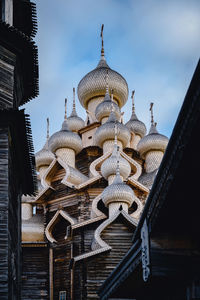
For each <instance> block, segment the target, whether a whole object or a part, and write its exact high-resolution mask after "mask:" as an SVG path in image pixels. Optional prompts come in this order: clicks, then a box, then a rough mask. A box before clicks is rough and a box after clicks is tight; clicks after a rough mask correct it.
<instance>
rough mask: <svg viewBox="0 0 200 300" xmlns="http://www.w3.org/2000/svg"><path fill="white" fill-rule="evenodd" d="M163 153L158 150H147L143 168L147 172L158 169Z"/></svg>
mask: <svg viewBox="0 0 200 300" xmlns="http://www.w3.org/2000/svg"><path fill="white" fill-rule="evenodd" d="M163 155H164V153H163V152H162V151H159V150H154V151H149V152H147V153H146V158H145V170H146V172H147V173H150V172H153V171H154V170H156V169H158V168H159V166H160V163H161V161H162V158H163Z"/></svg>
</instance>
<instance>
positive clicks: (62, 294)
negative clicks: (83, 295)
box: [59, 291, 66, 300]
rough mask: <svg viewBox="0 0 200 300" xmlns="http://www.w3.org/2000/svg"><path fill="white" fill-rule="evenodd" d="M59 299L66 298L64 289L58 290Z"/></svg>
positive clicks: (64, 299) (63, 299)
mask: <svg viewBox="0 0 200 300" xmlns="http://www.w3.org/2000/svg"><path fill="white" fill-rule="evenodd" d="M59 300H66V291H60V292H59Z"/></svg>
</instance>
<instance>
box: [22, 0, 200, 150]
mask: <svg viewBox="0 0 200 300" xmlns="http://www.w3.org/2000/svg"><path fill="white" fill-rule="evenodd" d="M199 8H200V2H199V1H198V0H190V1H186V0H174V1H172V0H168V1H159V0H142V1H138V0H135V1H132V0H124V1H120V0H102V1H97V0H84V1H82V0H68V1H66V0H59V4H58V2H57V1H53V0H48V1H47V0H43V1H38V2H37V11H38V22H39V24H38V25H39V26H38V27H39V28H38V34H37V36H36V42H37V44H38V47H39V66H40V95H39V97H38V99H35V100H33V101H31V102H30V103H29V104H27V105H26V109H27V112H28V113H30V115H31V121H32V129H33V137H34V144H35V149H36V151H38V150H39V149H40V148H41V147H42V146H43V144H44V142H45V135H46V132H45V123H46V120H45V119H46V117H47V116H49V117H50V130H51V133H53V132H55V131H56V130H59V129H60V127H61V123H62V120H63V115H64V98H65V97H67V98H68V99H69V100H68V102H69V104H68V106H69V113H70V106H71V103H72V88H73V87H74V86H75V87H77V85H78V82H79V81H80V79H81V78H82V77H83V76H84V75H85V74H86V73H87V72H89V71H91V70H92V69H93V68H95V66H96V65H97V62H98V59H99V55H100V37H99V35H100V26H101V24H102V23H104V24H105V30H104V43H105V52H106V58H107V61H108V63H109V65H110V67H111V68H113V69H114V70H116V71H118V72H119V73H121V74H122V75H123V76H124V77H125V79H126V80H127V82H128V85H129V88H130V90H131V89H135V90H136V109H137V114H138V117H139V118H141V119H142V121H144V122H145V123H146V125H147V126H148V125H149V120H150V119H149V103H150V102H151V101H152V100H153V101H154V102H155V107H154V111H155V119H156V121H158V128H159V130H160V131H161V132H162V133H164V134H167V135H168V136H169V135H170V133H171V131H172V127H173V126H174V123H175V120H176V118H177V114H178V111H179V109H180V107H181V104H182V101H183V99H184V95H185V92H186V90H187V87H188V85H189V82H190V80H191V77H192V74H193V71H194V69H195V66H196V63H197V60H198V58H199V50H200V39H199V36H200V9H199ZM130 103H131V102H130V99H129V100H128V102H127V104H126V105H125V107H124V108H123V110H124V111H125V120H128V118H129V117H130ZM77 104H78V112H79V114H80V116H81V117H82V118H84V117H85V112H84V109H83V108H82V107H81V106H80V104H79V103H78V99H77Z"/></svg>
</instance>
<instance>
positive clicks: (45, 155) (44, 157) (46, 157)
mask: <svg viewBox="0 0 200 300" xmlns="http://www.w3.org/2000/svg"><path fill="white" fill-rule="evenodd" d="M54 158H55V155H54V154H53V153H52V152H51V151H50V150H49V118H47V139H46V143H45V145H44V147H43V148H42V149H41V150H40V151H38V152H37V153H36V154H35V163H36V169H37V171H38V172H39V176H40V179H41V178H42V176H43V175H44V173H45V171H46V169H47V168H48V167H49V165H50V164H51V162H52V161H53V160H54Z"/></svg>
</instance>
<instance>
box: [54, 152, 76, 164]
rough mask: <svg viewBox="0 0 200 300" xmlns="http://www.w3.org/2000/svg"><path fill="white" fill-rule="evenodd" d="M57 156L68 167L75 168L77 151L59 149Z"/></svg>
mask: <svg viewBox="0 0 200 300" xmlns="http://www.w3.org/2000/svg"><path fill="white" fill-rule="evenodd" d="M56 155H57V156H58V157H59V158H60V159H61V160H62V161H63V162H64V163H65V164H67V165H69V166H71V167H73V168H74V167H75V151H74V150H72V149H70V148H59V149H57V150H56Z"/></svg>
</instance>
